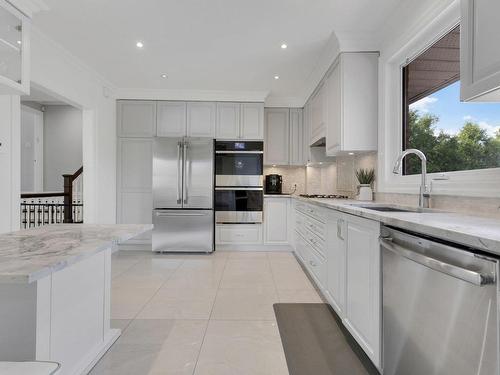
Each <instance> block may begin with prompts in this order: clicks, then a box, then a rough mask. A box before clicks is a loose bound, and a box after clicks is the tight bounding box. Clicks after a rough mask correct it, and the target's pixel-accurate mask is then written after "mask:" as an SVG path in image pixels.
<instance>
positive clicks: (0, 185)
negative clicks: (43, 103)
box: [0, 95, 21, 233]
mask: <svg viewBox="0 0 500 375" xmlns="http://www.w3.org/2000/svg"><path fill="white" fill-rule="evenodd" d="M0 114H1V115H0V143H1V145H0V174H1V178H0V233H5V232H10V231H13V230H17V229H19V217H20V213H19V211H20V209H19V194H20V190H21V173H20V171H21V147H20V145H21V132H20V128H21V127H20V123H21V102H20V97H19V96H18V95H0Z"/></svg>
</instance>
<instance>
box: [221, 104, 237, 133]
mask: <svg viewBox="0 0 500 375" xmlns="http://www.w3.org/2000/svg"><path fill="white" fill-rule="evenodd" d="M215 137H216V138H217V139H238V138H239V137H240V103H217V126H216V129H215Z"/></svg>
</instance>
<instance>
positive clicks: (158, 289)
mask: <svg viewBox="0 0 500 375" xmlns="http://www.w3.org/2000/svg"><path fill="white" fill-rule="evenodd" d="M185 261H186V260H185V259H182V261H181V262H180V263H179V264H178V265H177V267H175V269H174V271H173V272H172V273H171V274H170V275H169V276H168V277H167V278H166V279H165V280H164V281H163V282H162V283H161V284H160V286H159V287H158V288H157V289H156V290H155V292H154V293H153V295H152V296H151V297H150V298H149V299H148V300H147V301H146V303H144V305H142V307H141V309H140V310H139V311H138V312H137V313H136V314H135V315H134V317H133V318H132V320H136V319H137V317H138V316H139V314H140V313H141V312H142V311H143V310H144V308H145V307H146V306H147V304H148V303H149V302H151V300H152V299H153V298H154V297H155V296H156V295H157V294H158V292H159V291H160V289H161V288H162V287H163V285H165V283H166V282H167V281H168V280H170V278H171V277H172V276H173V274H174V273H175V271H177V269H178V268H179V267H180V266H181V265H182V264H184V262H185Z"/></svg>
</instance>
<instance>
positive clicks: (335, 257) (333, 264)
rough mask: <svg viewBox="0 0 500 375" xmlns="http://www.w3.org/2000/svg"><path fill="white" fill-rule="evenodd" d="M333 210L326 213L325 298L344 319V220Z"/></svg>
mask: <svg viewBox="0 0 500 375" xmlns="http://www.w3.org/2000/svg"><path fill="white" fill-rule="evenodd" d="M342 217H343V215H342V214H341V213H340V212H338V211H334V210H330V212H328V218H327V226H328V234H327V264H328V266H327V285H326V297H327V299H328V301H329V302H330V304H331V305H332V307H333V309H334V310H335V312H336V313H337V314H338V315H339V316H340V317H341V318H342V319H343V318H344V317H345V314H346V311H345V303H346V301H345V298H346V266H347V265H346V253H347V248H346V241H345V220H344V219H343V218H342Z"/></svg>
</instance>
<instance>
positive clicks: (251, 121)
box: [240, 103, 264, 139]
mask: <svg viewBox="0 0 500 375" xmlns="http://www.w3.org/2000/svg"><path fill="white" fill-rule="evenodd" d="M240 136H241V138H243V139H263V138H264V104H263V103H242V104H241V134H240Z"/></svg>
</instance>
